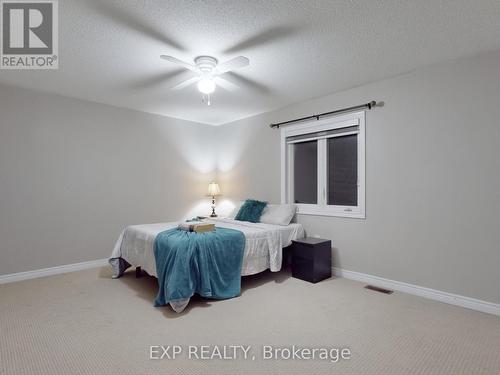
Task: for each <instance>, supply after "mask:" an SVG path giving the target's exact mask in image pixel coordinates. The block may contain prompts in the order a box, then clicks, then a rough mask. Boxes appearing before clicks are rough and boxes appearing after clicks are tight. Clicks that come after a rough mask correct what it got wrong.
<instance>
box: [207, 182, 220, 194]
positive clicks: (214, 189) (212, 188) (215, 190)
mask: <svg viewBox="0 0 500 375" xmlns="http://www.w3.org/2000/svg"><path fill="white" fill-rule="evenodd" d="M208 195H211V196H216V195H220V188H219V184H218V183H216V182H211V183H209V184H208Z"/></svg>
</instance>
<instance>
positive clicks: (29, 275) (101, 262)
mask: <svg viewBox="0 0 500 375" xmlns="http://www.w3.org/2000/svg"><path fill="white" fill-rule="evenodd" d="M107 264H108V259H107V258H106V259H97V260H90V261H88V262H81V263H73V264H66V265H64V266H57V267H50V268H42V269H39V270H33V271H26V272H19V273H11V274H8V275H0V284H7V283H13V282H16V281H22V280H29V279H37V278H39V277H44V276H52V275H59V274H61V273H68V272H74V271H80V270H85V269H88V268H97V267H103V266H105V265H107Z"/></svg>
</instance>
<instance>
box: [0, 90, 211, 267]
mask: <svg viewBox="0 0 500 375" xmlns="http://www.w3.org/2000/svg"><path fill="white" fill-rule="evenodd" d="M212 130H213V129H212V128H211V127H208V126H206V125H200V124H195V123H190V122H187V121H181V120H175V119H170V118H166V117H160V116H155V115H149V114H144V113H141V112H136V111H131V110H127V109H122V108H116V107H110V106H105V105H100V104H95V103H89V102H84V101H80V100H75V99H69V98H64V97H60V96H56V95H49V94H44V93H38V92H33V91H27V90H22V89H16V88H12V87H7V86H0V275H1V274H10V273H16V272H22V271H28V270H33V269H40V268H45V267H52V266H58V265H64V264H70V263H75V262H81V261H87V260H94V259H100V258H106V257H107V256H109V254H110V253H111V250H112V248H113V245H114V242H115V241H116V239H117V238H118V235H119V233H120V231H121V230H122V228H124V227H125V226H127V225H130V224H138V223H148V222H149V223H150V222H161V221H172V220H176V219H179V218H181V217H183V216H184V215H187V214H188V212H189V211H190V209H191V208H192V206H193V205H194V204H196V203H197V202H198V201H200V200H202V199H204V201H205V202H206V204H207V205H208V200H207V199H206V198H204V197H203V196H204V194H205V192H206V188H207V184H208V182H209V181H210V180H211V179H212V178H213V177H214V167H215V165H214V158H213V156H212V142H211V137H212V135H213V131H212Z"/></svg>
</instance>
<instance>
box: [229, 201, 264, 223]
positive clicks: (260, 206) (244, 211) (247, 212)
mask: <svg viewBox="0 0 500 375" xmlns="http://www.w3.org/2000/svg"><path fill="white" fill-rule="evenodd" d="M266 206H267V202H261V201H256V200H254V199H247V200H246V201H245V203H243V205H242V206H241V208H240V210H239V211H238V213H237V214H236V217H235V218H234V219H235V220H239V221H249V222H251V223H258V222H259V221H260V216H261V215H262V211H264V208H266Z"/></svg>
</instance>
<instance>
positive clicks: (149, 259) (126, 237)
mask: <svg viewBox="0 0 500 375" xmlns="http://www.w3.org/2000/svg"><path fill="white" fill-rule="evenodd" d="M207 221H208V222H211V223H214V224H215V225H216V226H217V227H222V228H229V229H236V230H239V231H241V232H243V234H244V235H245V239H246V241H245V251H244V255H243V265H242V268H241V275H242V276H246V275H253V274H256V273H259V272H262V271H265V270H266V269H270V270H271V271H273V272H277V271H279V270H280V269H281V262H282V251H281V250H282V248H283V247H286V246H288V245H290V244H291V242H292V240H294V239H298V238H302V237H304V229H303V227H302V225H301V224H290V225H287V226H281V225H272V224H263V223H249V222H245V221H237V220H234V219H224V218H220V219H219V218H215V219H210V220H207ZM177 225H178V222H170V223H157V224H143V225H132V226H129V227H127V228H126V229H125V230H124V231H123V232H122V233H121V234H120V237H119V238H118V241H117V242H116V244H115V247H114V249H113V252H112V254H111V258H119V257H121V258H123V259H124V260H126V261H127V262H128V263H129V264H131V265H133V266H141V268H142V269H143V270H144V271H146V272H147V273H148V274H150V275H151V276H156V263H155V257H154V251H153V245H154V240H155V238H156V236H157V235H158V234H159V233H160V232H163V231H165V230H167V229H171V228H175V227H177Z"/></svg>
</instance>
